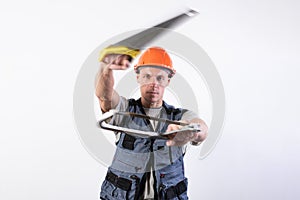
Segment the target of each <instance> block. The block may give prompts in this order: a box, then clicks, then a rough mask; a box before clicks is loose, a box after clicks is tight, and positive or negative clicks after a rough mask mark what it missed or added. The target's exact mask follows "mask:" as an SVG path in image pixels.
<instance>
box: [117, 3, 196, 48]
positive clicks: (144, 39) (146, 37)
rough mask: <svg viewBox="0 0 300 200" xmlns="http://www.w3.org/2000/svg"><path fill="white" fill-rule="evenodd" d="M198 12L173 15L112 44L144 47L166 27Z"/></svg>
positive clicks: (172, 25) (170, 27)
mask: <svg viewBox="0 0 300 200" xmlns="http://www.w3.org/2000/svg"><path fill="white" fill-rule="evenodd" d="M197 14H198V12H197V11H195V10H192V9H190V10H188V11H186V12H184V13H182V14H179V15H178V16H175V17H173V18H171V19H169V20H167V21H164V22H162V23H160V24H157V25H155V26H153V27H151V28H149V29H146V30H144V31H141V32H139V33H137V34H135V35H133V36H130V37H128V38H126V39H124V40H121V41H119V42H117V43H116V44H114V45H112V46H126V47H129V48H132V49H142V48H143V47H146V45H147V44H148V43H150V42H151V41H153V40H154V39H156V38H158V37H159V36H161V35H163V34H164V33H166V30H167V29H172V28H174V27H175V26H177V25H179V24H181V23H183V22H185V21H187V20H188V19H190V18H192V17H193V16H195V15H197Z"/></svg>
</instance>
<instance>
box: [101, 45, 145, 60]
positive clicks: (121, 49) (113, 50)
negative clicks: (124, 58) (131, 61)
mask: <svg viewBox="0 0 300 200" xmlns="http://www.w3.org/2000/svg"><path fill="white" fill-rule="evenodd" d="M139 53H140V50H139V49H131V48H129V47H126V46H109V47H106V48H105V49H103V50H102V51H100V54H99V59H98V60H99V61H102V60H103V58H104V57H105V56H106V55H109V54H120V55H128V56H130V57H131V58H135V57H137V55H138V54H139Z"/></svg>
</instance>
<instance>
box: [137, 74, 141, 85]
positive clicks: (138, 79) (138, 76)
mask: <svg viewBox="0 0 300 200" xmlns="http://www.w3.org/2000/svg"><path fill="white" fill-rule="evenodd" d="M136 82H138V83H140V75H139V74H137V75H136Z"/></svg>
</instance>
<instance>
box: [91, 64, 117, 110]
mask: <svg viewBox="0 0 300 200" xmlns="http://www.w3.org/2000/svg"><path fill="white" fill-rule="evenodd" d="M113 87H114V76H113V70H111V69H110V68H109V67H108V66H107V64H105V63H102V62H101V63H100V70H99V72H98V74H97V78H96V91H95V93H96V96H97V97H98V99H99V103H100V107H101V109H102V111H103V112H106V111H109V110H110V109H112V108H115V107H116V105H117V104H118V101H119V95H118V93H117V92H116V91H115V90H114V89H113Z"/></svg>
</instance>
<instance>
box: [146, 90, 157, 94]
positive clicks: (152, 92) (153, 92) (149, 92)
mask: <svg viewBox="0 0 300 200" xmlns="http://www.w3.org/2000/svg"><path fill="white" fill-rule="evenodd" d="M147 93H148V94H152V95H154V94H158V92H155V91H148V92H147Z"/></svg>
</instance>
